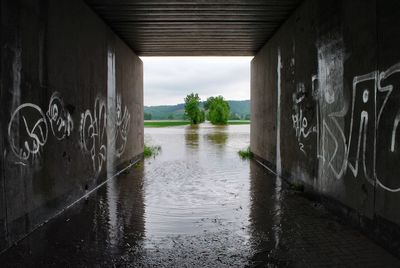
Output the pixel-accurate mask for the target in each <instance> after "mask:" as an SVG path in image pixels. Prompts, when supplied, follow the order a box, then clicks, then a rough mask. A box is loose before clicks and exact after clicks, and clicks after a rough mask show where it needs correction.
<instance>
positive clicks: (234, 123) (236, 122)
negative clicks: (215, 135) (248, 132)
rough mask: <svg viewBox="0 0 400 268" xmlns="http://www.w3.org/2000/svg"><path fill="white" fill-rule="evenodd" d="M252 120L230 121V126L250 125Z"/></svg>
mask: <svg viewBox="0 0 400 268" xmlns="http://www.w3.org/2000/svg"><path fill="white" fill-rule="evenodd" d="M248 124H250V120H228V125H248Z"/></svg>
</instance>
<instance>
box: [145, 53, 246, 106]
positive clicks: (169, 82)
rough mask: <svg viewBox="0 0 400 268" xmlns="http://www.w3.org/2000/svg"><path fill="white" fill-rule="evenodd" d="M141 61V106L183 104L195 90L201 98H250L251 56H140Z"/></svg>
mask: <svg viewBox="0 0 400 268" xmlns="http://www.w3.org/2000/svg"><path fill="white" fill-rule="evenodd" d="M141 59H142V60H143V64H144V105H145V106H154V105H163V104H166V105H173V104H178V103H183V99H184V97H185V96H186V95H187V94H189V93H191V92H194V93H198V94H199V96H200V98H201V99H202V100H206V99H207V98H208V97H210V96H216V95H222V96H224V98H225V99H227V100H248V99H250V61H251V59H252V57H141Z"/></svg>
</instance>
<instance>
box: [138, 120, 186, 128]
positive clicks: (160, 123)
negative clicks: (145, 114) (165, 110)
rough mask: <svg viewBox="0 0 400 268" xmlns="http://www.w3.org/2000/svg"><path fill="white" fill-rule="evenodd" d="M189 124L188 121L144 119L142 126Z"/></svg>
mask: <svg viewBox="0 0 400 268" xmlns="http://www.w3.org/2000/svg"><path fill="white" fill-rule="evenodd" d="M185 125H190V122H189V121H167V120H165V121H145V122H144V127H174V126H185Z"/></svg>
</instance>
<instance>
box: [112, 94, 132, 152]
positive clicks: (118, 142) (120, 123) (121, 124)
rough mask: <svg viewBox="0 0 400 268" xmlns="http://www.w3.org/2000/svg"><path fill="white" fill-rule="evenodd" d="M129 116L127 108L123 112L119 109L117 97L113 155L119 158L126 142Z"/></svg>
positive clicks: (119, 103) (119, 101)
mask: <svg viewBox="0 0 400 268" xmlns="http://www.w3.org/2000/svg"><path fill="white" fill-rule="evenodd" d="M130 122H131V115H130V113H129V111H128V108H127V107H126V106H125V107H124V112H123V113H122V109H121V96H118V97H117V118H116V122H115V133H114V134H115V136H114V137H115V146H116V150H115V154H116V156H117V157H121V155H122V153H123V152H124V151H125V146H126V142H127V140H128V132H129V128H130Z"/></svg>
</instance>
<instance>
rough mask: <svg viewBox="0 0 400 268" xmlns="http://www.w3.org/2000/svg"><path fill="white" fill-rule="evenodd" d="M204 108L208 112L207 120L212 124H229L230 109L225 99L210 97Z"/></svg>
mask: <svg viewBox="0 0 400 268" xmlns="http://www.w3.org/2000/svg"><path fill="white" fill-rule="evenodd" d="M204 107H206V109H207V110H208V114H207V118H208V120H210V121H211V123H212V124H215V125H225V124H226V123H227V122H228V118H229V115H230V107H229V103H228V102H227V101H225V100H224V97H222V96H218V97H210V98H208V99H207V102H206V103H205V104H204Z"/></svg>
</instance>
